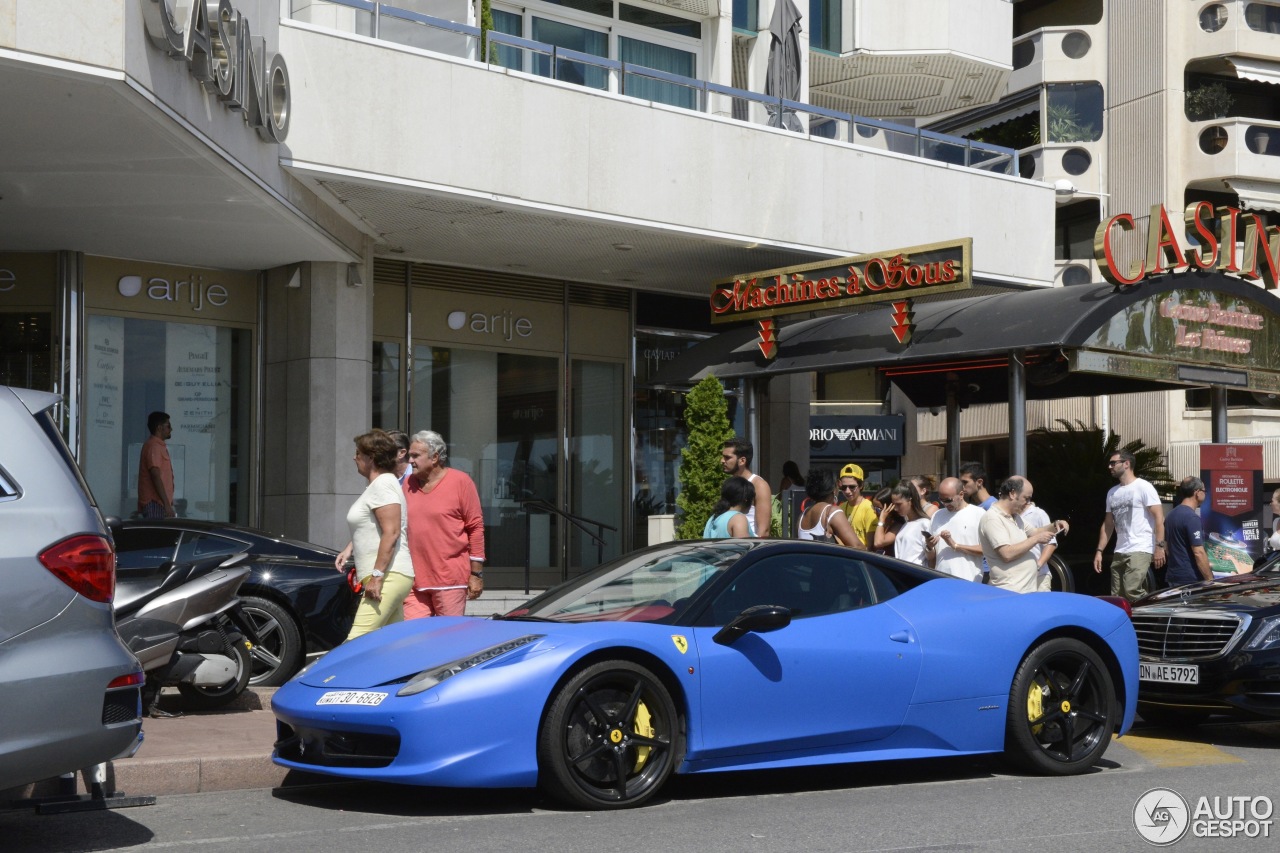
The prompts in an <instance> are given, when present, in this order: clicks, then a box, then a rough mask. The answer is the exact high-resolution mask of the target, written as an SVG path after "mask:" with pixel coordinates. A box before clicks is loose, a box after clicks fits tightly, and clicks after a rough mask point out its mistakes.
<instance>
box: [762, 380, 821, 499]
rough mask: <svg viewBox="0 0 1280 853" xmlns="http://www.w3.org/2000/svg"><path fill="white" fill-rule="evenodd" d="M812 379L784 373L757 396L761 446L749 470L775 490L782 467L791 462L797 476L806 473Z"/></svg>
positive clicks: (770, 381) (768, 382)
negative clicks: (796, 468) (783, 464)
mask: <svg viewBox="0 0 1280 853" xmlns="http://www.w3.org/2000/svg"><path fill="white" fill-rule="evenodd" d="M810 384H811V379H810V377H809V374H808V373H787V374H783V375H781V376H774V377H773V378H771V379H769V380H768V381H767V382H766V383H764V385H765V387H766V388H767V389H768V390H767V392H766V393H764V394H761V395H759V397H758V399H757V404H758V406H759V408H758V409H757V412H758V414H759V418H760V442H759V444H758V445H757V447H756V462H755V464H754V465H753V467H752V469H751V470H753V471H755V472H756V473H757V474H759V475H760V476H761V477H764V478H765V479H766V480H768V481H769V486H770V488H773V489H776V488H777V487H778V483H779V481H780V480H781V479H782V463H783V462H786V461H787V460H788V459H791V460H794V461H795V463H796V465H798V466H799V467H800V473H801V474H805V473H807V472H808V470H809V401H810Z"/></svg>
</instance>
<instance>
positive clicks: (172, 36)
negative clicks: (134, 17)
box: [138, 0, 289, 142]
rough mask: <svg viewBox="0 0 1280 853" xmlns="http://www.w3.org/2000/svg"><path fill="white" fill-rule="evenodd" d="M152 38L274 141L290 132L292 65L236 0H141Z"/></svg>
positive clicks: (267, 138) (193, 75)
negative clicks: (268, 43) (255, 27)
mask: <svg viewBox="0 0 1280 853" xmlns="http://www.w3.org/2000/svg"><path fill="white" fill-rule="evenodd" d="M138 2H140V3H141V4H142V15H143V18H144V20H145V21H146V26H147V35H148V37H149V38H150V39H151V43H152V44H154V45H155V46H156V47H158V48H160V49H161V50H163V51H164V52H165V53H167V54H168V55H169V56H170V57H171V58H172V59H173V60H174V61H175V62H179V63H182V64H183V65H186V67H187V71H188V73H190V74H191V76H192V77H194V78H195V79H196V80H197V81H198V82H199V83H200V85H202V86H204V88H205V89H206V90H208V91H209V92H211V93H213V94H215V95H216V96H217V97H218V100H220V101H221V102H222V104H223V106H225V107H226V108H227V109H230V110H236V111H238V112H241V113H243V114H244V119H245V121H246V122H247V123H248V124H249V126H250V127H252V128H254V129H255V130H256V131H258V135H259V136H261V137H262V138H263V139H265V140H267V141H269V142H284V139H285V137H286V136H288V134H289V68H288V66H287V65H285V62H284V57H282V56H280V55H279V54H272V55H271V57H270V59H268V58H267V50H266V41H265V39H263V38H262V37H260V36H255V35H253V32H252V30H251V28H250V26H249V19H248V18H246V17H245V16H244V15H243V14H242V13H241V12H240V11H239V10H238V9H236V8H235V7H234V6H233V5H232V2H231V0H138Z"/></svg>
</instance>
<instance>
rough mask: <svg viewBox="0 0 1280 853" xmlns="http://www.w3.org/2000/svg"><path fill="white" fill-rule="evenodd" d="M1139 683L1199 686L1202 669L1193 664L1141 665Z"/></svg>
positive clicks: (1139, 665) (1139, 667) (1139, 666)
mask: <svg viewBox="0 0 1280 853" xmlns="http://www.w3.org/2000/svg"><path fill="white" fill-rule="evenodd" d="M1138 680H1139V681H1163V682H1166V683H1168V684H1199V683H1200V667H1198V666H1196V665H1195V664H1193V663H1139V664H1138Z"/></svg>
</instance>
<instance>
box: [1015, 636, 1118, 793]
mask: <svg viewBox="0 0 1280 853" xmlns="http://www.w3.org/2000/svg"><path fill="white" fill-rule="evenodd" d="M1116 713H1117V712H1116V699H1115V691H1114V688H1113V686H1112V681H1111V674H1110V673H1109V672H1108V671H1107V667H1106V665H1105V664H1103V662H1102V660H1101V659H1100V658H1099V657H1098V655H1097V653H1096V652H1094V651H1093V649H1091V648H1089V647H1088V646H1087V645H1085V644H1084V643H1083V642H1081V641H1079V640H1074V639H1071V638H1067V637H1059V638H1057V639H1053V640H1049V641H1047V642H1044V643H1041V644H1040V645H1038V646H1036V647H1035V648H1033V649H1032V650H1031V651H1030V652H1029V653H1028V654H1027V656H1026V657H1025V658H1024V659H1023V661H1022V664H1021V665H1020V666H1019V667H1018V672H1017V674H1016V675H1015V676H1014V679H1013V689H1012V690H1010V692H1009V716H1008V728H1007V731H1006V734H1005V749H1006V751H1007V753H1008V755H1009V757H1010V758H1011V759H1013V760H1014V761H1016V762H1018V763H1019V764H1021V765H1023V766H1024V767H1026V768H1028V769H1030V770H1032V771H1035V772H1037V773H1046V774H1051V775H1067V774H1072V773H1081V772H1084V771H1085V770H1087V769H1088V768H1090V767H1092V766H1093V765H1094V764H1095V763H1096V762H1097V760H1098V759H1099V758H1101V757H1102V753H1104V752H1105V751H1106V749H1107V746H1108V745H1109V744H1110V742H1111V732H1112V730H1113V729H1114V728H1115V717H1116Z"/></svg>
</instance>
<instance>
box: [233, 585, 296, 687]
mask: <svg viewBox="0 0 1280 853" xmlns="http://www.w3.org/2000/svg"><path fill="white" fill-rule="evenodd" d="M240 610H241V612H243V613H244V615H245V618H246V619H248V620H249V622H250V624H252V625H253V630H254V633H256V634H257V635H258V642H256V643H254V645H253V648H252V649H251V650H250V651H249V656H250V657H251V658H252V659H253V665H252V672H251V673H250V674H249V684H250V686H252V687H278V686H280V685H281V684H284V683H285V682H286V681H288V680H289V679H290V678H292V677H293V674H294V673H295V672H297V671H298V669H299V667H301V666H302V657H303V649H302V629H301V628H299V626H298V623H297V622H296V621H295V620H294V618H293V614H291V613H290V612H289V611H288V610H286V609H285V608H283V607H281V606H280V605H279V604H277V603H276V602H274V601H272V600H270V599H268V598H260V597H258V596H256V595H246V596H242V597H241V599H240Z"/></svg>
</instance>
